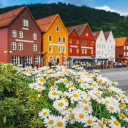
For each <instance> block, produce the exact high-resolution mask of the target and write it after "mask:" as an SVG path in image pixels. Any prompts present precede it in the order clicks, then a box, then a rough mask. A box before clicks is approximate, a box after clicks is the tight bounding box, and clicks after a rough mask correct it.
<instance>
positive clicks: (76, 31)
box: [67, 24, 95, 65]
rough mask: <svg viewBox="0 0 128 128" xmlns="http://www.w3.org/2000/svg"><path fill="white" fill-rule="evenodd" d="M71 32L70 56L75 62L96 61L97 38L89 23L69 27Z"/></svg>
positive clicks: (68, 29)
mask: <svg viewBox="0 0 128 128" xmlns="http://www.w3.org/2000/svg"><path fill="white" fill-rule="evenodd" d="M67 31H68V33H69V57H70V58H71V60H72V64H71V65H73V64H74V63H80V62H84V63H86V64H87V63H90V64H92V62H94V57H95V39H94V37H93V34H92V32H91V29H90V27H89V25H88V24H81V25H76V26H72V27H68V28H67Z"/></svg>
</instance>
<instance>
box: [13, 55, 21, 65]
mask: <svg viewBox="0 0 128 128" xmlns="http://www.w3.org/2000/svg"><path fill="white" fill-rule="evenodd" d="M19 63H20V58H19V57H18V56H12V64H14V65H15V64H17V65H18V64H19Z"/></svg>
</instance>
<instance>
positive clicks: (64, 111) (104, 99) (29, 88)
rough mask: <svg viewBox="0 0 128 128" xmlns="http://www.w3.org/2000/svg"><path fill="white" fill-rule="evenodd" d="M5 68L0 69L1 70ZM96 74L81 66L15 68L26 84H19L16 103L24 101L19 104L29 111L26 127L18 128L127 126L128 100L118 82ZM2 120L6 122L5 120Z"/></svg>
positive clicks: (117, 127) (113, 127) (25, 115)
mask: <svg viewBox="0 0 128 128" xmlns="http://www.w3.org/2000/svg"><path fill="white" fill-rule="evenodd" d="M4 67H5V66H3V67H2V66H1V71H2V70H4ZM98 73H99V72H98V71H97V70H94V72H93V73H92V74H90V73H88V72H86V71H85V70H84V69H82V68H80V67H76V68H75V70H71V69H65V68H64V67H53V69H49V67H42V68H40V69H39V70H34V69H31V68H30V67H29V68H26V69H21V68H17V72H16V73H15V75H14V76H15V77H16V76H18V79H19V77H20V79H21V80H22V82H23V81H24V82H25V83H24V84H23V83H22V89H24V91H22V93H20V94H18V95H17V97H16V96H15V97H16V98H17V99H18V100H20V101H19V102H21V100H24V102H23V103H22V105H23V104H24V106H25V107H26V106H27V109H29V110H26V111H25V112H24V117H26V122H25V121H24V122H25V123H26V124H25V123H24V124H23V123H22V125H21V127H23V125H24V127H48V128H83V127H87V128H90V127H92V128H122V127H124V128H126V127H128V117H127V116H126V115H127V113H128V110H127V108H128V97H126V96H125V92H123V91H122V90H121V89H119V88H116V87H115V86H116V85H117V84H118V83H117V82H112V81H110V80H109V79H107V78H105V77H102V76H101V75H99V74H98ZM10 74H11V73H10ZM16 78H17V77H16ZM19 87H20V88H21V86H17V89H19ZM20 91H21V90H20ZM17 93H19V91H17ZM23 93H24V94H23ZM19 95H20V96H19ZM21 96H22V97H21ZM17 104H18V103H17ZM18 105H19V104H18ZM28 111H31V112H28ZM22 114H23V113H22ZM27 114H29V116H27ZM20 115H21V114H20ZM6 117H7V116H6ZM3 121H4V122H7V121H6V120H5V119H4V118H3ZM3 125H4V124H3ZM15 126H16V124H15Z"/></svg>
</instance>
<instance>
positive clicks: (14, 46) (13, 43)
mask: <svg viewBox="0 0 128 128" xmlns="http://www.w3.org/2000/svg"><path fill="white" fill-rule="evenodd" d="M11 47H12V50H16V42H12V43H11Z"/></svg>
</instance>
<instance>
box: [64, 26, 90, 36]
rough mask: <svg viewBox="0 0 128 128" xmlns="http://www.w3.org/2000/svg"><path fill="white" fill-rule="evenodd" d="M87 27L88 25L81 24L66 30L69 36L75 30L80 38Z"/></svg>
mask: <svg viewBox="0 0 128 128" xmlns="http://www.w3.org/2000/svg"><path fill="white" fill-rule="evenodd" d="M87 25H88V24H80V25H76V26H71V27H67V28H66V29H67V31H68V33H69V35H70V34H71V32H72V31H73V30H74V29H75V30H76V32H77V33H78V35H79V36H80V35H81V34H82V32H83V31H84V29H85V28H86V26H87Z"/></svg>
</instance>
